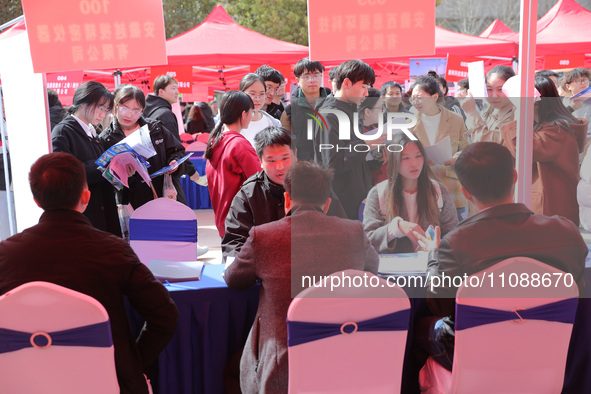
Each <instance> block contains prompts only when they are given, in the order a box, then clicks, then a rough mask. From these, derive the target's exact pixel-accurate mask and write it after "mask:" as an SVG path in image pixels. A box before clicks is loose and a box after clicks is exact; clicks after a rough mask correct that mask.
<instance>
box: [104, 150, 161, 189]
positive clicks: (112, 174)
mask: <svg viewBox="0 0 591 394" xmlns="http://www.w3.org/2000/svg"><path fill="white" fill-rule="evenodd" d="M123 154H125V155H123ZM119 155H123V156H122V157H121V158H120V159H116V160H114V161H113V159H114V158H115V157H117V156H119ZM131 158H133V161H132V160H131ZM134 162H135V164H134ZM95 164H96V165H97V166H98V169H99V170H101V171H102V174H103V177H104V178H105V179H106V180H108V181H109V182H110V183H111V184H112V185H113V186H115V188H116V189H117V190H122V189H123V187H124V186H127V178H128V176H127V169H126V168H125V169H124V168H123V167H127V165H131V166H132V167H133V168H134V169H135V170H136V171H137V172H138V173H139V174H140V175H141V176H142V178H143V179H144V180H146V179H147V182H148V183H149V180H150V179H149V177H148V176H147V172H148V170H147V168H148V167H150V163H148V162H147V161H146V160H144V158H143V157H142V156H141V155H140V154H138V153H137V152H136V151H135V150H133V149H132V148H131V147H130V146H129V145H127V144H126V143H123V144H117V145H113V146H112V147H110V148H109V149H107V150H106V151H105V152H103V154H102V155H101V157H99V158H98V159H97V161H96V162H95ZM111 167H112V168H111ZM144 173H145V174H144Z"/></svg>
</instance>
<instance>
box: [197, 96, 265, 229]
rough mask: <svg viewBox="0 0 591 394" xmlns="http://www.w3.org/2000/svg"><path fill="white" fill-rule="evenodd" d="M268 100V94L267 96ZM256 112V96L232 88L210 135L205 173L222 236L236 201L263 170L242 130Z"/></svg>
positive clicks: (224, 98)
mask: <svg viewBox="0 0 591 394" xmlns="http://www.w3.org/2000/svg"><path fill="white" fill-rule="evenodd" d="M263 101H264V97H263ZM253 114H254V104H253V102H252V99H251V98H250V97H249V96H248V95H247V94H245V93H243V92H238V91H235V90H232V91H229V92H227V93H226V94H224V96H223V97H222V100H221V102H220V121H219V122H218V124H217V125H216V127H215V128H214V129H213V131H212V132H211V134H210V135H209V141H208V142H207V148H205V153H204V155H203V157H205V158H206V159H207V164H206V166H205V173H206V174H207V182H208V187H209V195H210V197H211V205H212V207H213V213H214V216H215V224H216V226H217V228H218V232H219V234H220V237H223V236H224V233H225V227H224V222H225V220H226V216H227V215H228V211H229V210H230V205H231V204H232V200H233V199H234V196H235V195H236V193H238V190H240V187H241V186H242V184H243V183H244V181H245V180H247V179H248V178H249V177H250V176H252V175H254V174H256V173H257V172H258V171H260V169H261V162H260V160H259V158H258V156H257V154H256V152H255V150H254V148H253V147H252V145H251V144H250V142H248V141H247V139H246V138H244V136H243V135H241V133H240V132H241V131H242V130H243V129H245V128H247V127H248V125H249V123H250V121H251V119H252V117H253Z"/></svg>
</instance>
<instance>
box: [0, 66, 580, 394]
mask: <svg viewBox="0 0 591 394" xmlns="http://www.w3.org/2000/svg"><path fill="white" fill-rule="evenodd" d="M324 72H326V70H325V67H324V66H323V65H322V64H321V63H319V62H317V61H311V60H309V59H308V58H305V59H302V60H300V61H299V62H298V63H297V64H296V65H295V67H294V75H295V78H296V81H297V87H296V89H295V90H294V91H293V92H292V94H291V101H290V102H289V103H284V102H283V101H282V98H283V96H284V90H285V84H284V76H283V75H281V73H280V72H279V71H277V70H275V69H273V68H271V67H269V66H262V67H260V68H259V69H258V70H256V72H254V73H250V74H247V75H246V76H244V77H243V78H242V80H241V82H240V85H239V89H238V90H233V91H228V92H226V93H225V94H224V95H223V96H222V97H221V99H220V100H219V106H218V101H217V100H214V101H212V102H210V103H205V102H203V103H197V102H196V103H194V105H192V106H190V108H188V107H187V108H186V109H185V115H186V121H185V122H184V123H185V124H184V128H185V131H186V134H188V135H191V136H192V137H191V138H192V139H193V140H194V139H198V138H202V140H203V141H206V148H205V153H204V158H205V160H206V161H207V163H206V170H205V174H199V173H197V172H196V171H195V168H194V166H193V165H192V164H191V163H190V161H186V162H184V163H183V164H181V165H180V166H178V167H175V168H174V169H172V170H170V171H168V173H167V175H169V176H170V177H171V179H172V182H173V186H174V188H175V189H176V199H177V200H178V201H180V202H182V203H186V199H185V196H184V192H183V188H182V187H181V184H180V176H182V175H184V174H187V175H188V176H189V177H190V178H191V179H192V180H193V181H195V182H200V181H201V182H203V180H204V179H205V178H206V179H207V185H208V188H209V193H210V197H211V202H212V207H213V211H214V216H215V225H216V228H217V230H218V234H219V237H220V242H221V246H222V253H223V257H224V259H227V258H229V257H233V258H234V260H233V263H232V264H231V265H229V267H228V269H227V271H226V275H225V280H226V282H227V284H228V286H229V287H233V288H237V289H244V288H247V287H249V286H251V285H253V284H255V283H256V282H261V285H262V291H261V298H260V302H259V310H258V313H257V319H256V320H255V322H259V323H256V324H255V326H253V328H252V330H251V332H250V335H249V339H248V341H247V346H246V348H245V350H244V352H243V353H242V356H241V362H240V366H239V367H238V366H237V365H235V366H234V367H235V368H234V369H235V375H236V376H238V375H239V376H240V377H239V380H240V384H241V387H242V390H243V392H248V393H255V392H287V379H288V375H287V328H286V321H285V317H286V314H287V308H288V307H289V303H290V302H291V300H292V298H293V297H295V296H296V295H297V294H298V293H299V291H301V290H302V289H303V287H302V285H301V283H300V282H298V278H300V277H302V276H303V275H308V276H310V275H328V274H330V273H333V272H335V271H339V270H344V269H349V268H353V269H359V270H367V271H369V272H373V273H377V268H378V254H391V253H409V252H410V253H412V252H416V251H427V252H431V254H430V258H429V265H428V269H427V273H428V275H429V276H430V277H432V278H434V277H437V276H441V275H457V276H462V275H463V274H468V275H470V274H473V273H475V272H478V271H480V270H482V269H485V268H487V267H490V266H491V265H493V264H494V263H496V262H499V261H501V260H502V259H504V258H507V257H510V256H529V257H532V258H535V259H538V260H540V261H542V262H545V263H547V264H550V265H553V266H555V267H557V268H559V269H562V270H564V271H566V272H569V273H572V274H573V277H574V279H575V281H576V283H577V285H578V286H579V289H580V291H582V290H583V289H584V281H583V268H584V262H585V256H586V254H587V247H586V245H585V243H584V241H583V240H582V238H581V235H580V233H579V230H578V227H579V224H581V225H582V227H584V228H585V229H587V230H589V229H590V228H591V193H590V192H589V190H590V189H591V159H590V158H589V155H586V154H585V148H586V146H587V140H588V124H589V119H590V117H591V110H590V109H591V105H588V104H587V103H585V99H586V97H588V95H585V94H583V95H579V93H581V92H583V93H584V90H585V88H587V87H589V76H590V75H589V72H588V71H587V70H584V69H574V70H572V71H570V72H568V73H565V74H564V75H557V74H554V73H552V72H549V71H544V72H540V73H538V75H537V76H536V79H535V86H536V89H537V92H538V93H539V96H540V97H539V99H538V100H537V101H536V103H535V107H534V108H535V109H534V111H535V118H534V121H535V123H534V125H533V126H532V127H533V176H532V207H531V210H530V209H528V208H527V207H525V206H524V205H522V204H515V203H513V192H514V188H513V185H514V183H515V182H516V179H517V174H516V172H515V170H514V160H515V155H516V152H515V150H516V133H517V127H516V121H515V114H516V111H517V106H516V103H515V102H514V101H513V100H512V97H508V94H507V89H504V87H505V86H506V85H505V84H506V83H507V81H509V80H510V79H511V78H515V73H514V72H513V70H512V69H511V68H510V67H506V66H496V67H494V68H493V69H491V70H490V71H489V72H488V73H487V74H486V76H485V80H486V88H487V93H488V94H487V97H486V98H478V97H476V98H475V97H472V95H471V93H470V91H469V84H468V83H467V81H460V82H459V83H458V85H457V86H456V87H457V89H456V96H457V97H451V96H450V95H449V93H450V84H448V83H447V81H446V80H445V79H444V78H443V77H442V76H439V75H437V74H436V73H433V72H430V73H428V74H427V75H423V76H420V77H418V78H416V80H415V81H414V82H413V84H412V85H411V86H410V88H409V89H408V91H406V92H405V91H404V89H403V87H402V86H401V85H400V84H398V83H396V82H393V81H391V82H387V83H384V84H383V85H382V86H381V87H380V88H381V89H378V87H373V85H374V83H375V80H376V76H375V72H374V70H373V69H372V68H371V67H370V66H369V65H368V64H366V63H364V62H363V61H361V60H349V61H346V62H344V63H342V64H340V65H339V66H337V67H333V68H331V70H330V73H329V76H330V83H331V87H330V88H328V87H323V86H322V76H323V73H324ZM178 96H179V95H178V84H177V82H176V80H175V79H174V78H172V77H170V76H166V75H164V76H160V77H158V78H156V79H155V82H154V86H153V93H151V94H149V95H147V96H146V95H145V94H144V93H143V91H142V90H141V89H139V88H137V87H135V86H132V85H121V86H119V87H117V88H116V89H115V91H114V92H113V93H111V92H109V91H108V90H107V89H106V88H105V87H104V86H103V85H102V84H100V83H98V82H86V83H84V84H82V85H81V86H80V87H78V88H77V89H76V92H75V95H74V98H73V104H72V105H71V106H70V107H69V108H68V111H67V113H66V112H64V109H63V108H62V106H61V104H59V100H57V98H56V97H53V95H50V102H51V104H52V106H51V109H52V131H51V142H52V150H53V152H54V153H51V154H49V155H46V156H43V157H42V158H40V159H39V160H38V162H37V163H36V164H35V165H34V166H33V168H32V170H31V175H30V183H31V188H32V190H33V195H34V197H35V199H36V201H37V202H38V203H39V205H40V206H41V207H42V208H43V209H44V210H45V213H44V214H43V216H42V218H41V221H40V223H39V225H38V226H35V227H33V228H31V229H29V230H25V232H23V233H22V234H18V235H16V236H14V237H12V238H11V239H9V240H8V241H5V242H2V243H0V268H1V269H3V270H5V271H4V272H17V270H14V271H11V267H13V266H14V265H15V264H22V265H23V267H25V266H26V267H29V265H31V264H33V263H31V261H35V262H37V263H38V264H45V263H46V264H55V267H58V268H59V267H61V265H59V264H62V263H59V264H58V263H57V261H58V260H59V258H58V256H59V252H60V250H68V249H69V246H67V245H61V244H60V243H59V242H58V240H57V238H58V237H61V238H62V239H61V241H63V240H64V239H74V238H75V239H79V238H80V239H81V240H80V241H79V242H77V246H76V250H79V251H80V253H78V254H77V255H76V259H77V260H79V261H78V265H77V268H76V272H73V273H72V274H71V275H69V277H71V278H74V279H76V280H70V279H67V280H66V279H63V278H61V277H59V278H58V277H56V275H57V274H56V273H45V274H38V272H39V270H35V269H31V272H30V273H28V271H27V272H25V270H23V269H22V268H19V270H18V275H16V274H15V275H14V277H11V276H10V275H5V276H4V277H3V278H4V279H2V280H0V293H4V292H5V291H7V290H9V289H10V288H12V287H15V286H17V285H19V284H20V283H24V282H27V281H31V280H49V281H53V282H55V283H58V284H62V285H65V286H68V287H71V288H74V289H77V290H79V291H82V292H84V293H87V294H89V295H91V296H93V297H95V298H97V299H98V300H99V301H101V302H103V301H104V302H105V303H107V305H105V306H106V308H107V310H108V311H109V314H110V315H111V313H113V314H114V316H116V317H115V319H119V318H120V317H121V316H119V315H121V310H120V309H121V308H120V307H121V305H122V304H121V302H122V301H121V295H122V294H125V295H127V296H128V297H129V299H130V300H131V301H132V303H133V304H134V306H137V308H139V310H143V311H145V313H146V316H148V317H149V318H148V319H147V320H148V323H147V324H148V327H149V328H150V334H149V335H145V336H144V337H141V339H140V340H139V341H138V343H137V344H136V343H131V344H129V343H127V342H130V337H129V335H130V334H129V333H128V332H127V331H126V330H127V329H126V328H124V327H123V328H122V325H123V326H124V324H123V323H122V322H113V323H112V324H113V335H114V337H115V338H119V339H118V340H116V341H115V347H116V349H117V348H118V347H126V348H127V349H131V350H129V351H130V352H131V354H132V355H121V354H119V356H118V357H116V364H117V370H118V374H119V375H118V378H119V382H120V385H121V387H122V392H129V393H141V392H147V391H145V390H146V389H145V387H144V386H145V383H144V380H143V376H142V373H143V369H144V368H145V367H147V365H148V364H149V363H151V362H152V361H153V360H154V359H155V356H154V355H155V354H157V353H158V352H159V351H160V350H162V348H163V347H164V346H165V345H166V343H167V341H168V339H169V338H170V335H171V332H173V331H174V326H175V324H176V310H175V308H174V305H171V303H172V301H171V300H170V298H169V297H168V295H167V293H166V290H165V289H164V288H163V287H162V285H160V284H159V283H158V282H157V281H156V280H155V279H154V278H153V276H152V275H151V273H150V272H149V270H147V269H146V268H145V267H144V266H143V265H142V264H141V263H139V260H138V259H137V257H136V256H135V254H134V253H133V251H132V250H131V249H130V248H129V247H128V246H127V245H126V244H125V242H123V241H121V240H120V239H119V238H121V237H122V235H124V234H123V233H122V228H121V226H120V220H119V214H118V206H121V205H129V206H130V207H131V208H132V209H135V208H138V207H140V206H141V205H143V204H145V203H146V202H148V201H150V200H152V199H154V198H157V197H162V196H163V189H164V185H163V179H164V178H163V177H157V178H155V179H154V181H153V183H152V185H148V184H146V183H145V182H144V181H143V179H142V178H141V176H140V175H139V174H137V173H135V174H134V172H133V171H131V170H130V173H129V174H128V175H129V187H128V188H124V189H123V190H121V191H118V190H116V189H115V188H114V187H113V186H112V185H111V184H110V183H109V182H108V181H107V180H106V179H105V178H104V177H103V176H102V173H101V171H99V169H97V165H96V164H95V161H96V160H97V159H98V158H99V157H100V156H101V154H103V152H105V150H107V149H109V148H110V147H111V146H113V145H114V144H117V143H118V142H120V141H121V140H123V139H124V138H126V137H128V136H130V135H131V134H132V133H134V132H136V131H138V130H139V129H140V128H142V127H144V126H145V127H147V130H148V133H149V136H150V140H151V143H152V145H153V147H154V149H155V151H156V154H155V155H154V156H152V157H150V158H148V159H147V160H148V162H149V164H150V166H149V168H148V171H149V173H154V172H155V171H158V170H160V169H162V168H164V167H166V166H169V165H171V166H174V165H175V164H176V162H177V160H179V159H181V158H182V157H183V156H184V155H185V149H184V147H183V144H182V142H181V140H182V138H181V134H179V129H180V128H179V124H178V121H177V117H176V116H175V114H174V113H173V111H172V104H174V103H176V102H177V100H178ZM561 96H564V97H561ZM52 97H53V99H52ZM56 100H57V101H56ZM392 113H399V114H403V115H404V116H405V117H403V118H392V116H391V114H392ZM318 115H320V116H318ZM400 119H406V121H408V122H410V123H405V121H401V120H400ZM391 122H394V123H396V124H395V126H396V127H398V128H396V127H395V128H394V129H395V130H394V133H393V134H392V133H387V132H386V130H390V129H391V127H390V128H388V127H387V126H388V124H389V123H391ZM407 126H408V128H409V129H410V130H409V131H410V133H407V132H405V127H407ZM182 128H183V126H182V125H181V129H182ZM446 141H448V142H446ZM444 143H447V144H448V145H449V156H448V157H447V158H446V159H445V160H440V161H437V162H435V161H434V160H432V159H433V157H432V158H430V157H429V155H430V154H429V153H428V152H432V150H429V149H433V148H434V147H435V146H436V145H439V144H444ZM73 163H75V165H74V164H73ZM581 163H582V164H581ZM70 167H71V169H70ZM50 181H51V182H50ZM66 195H67V196H68V198H66ZM82 214H83V215H84V216H85V217H86V218H84V216H82ZM556 215H558V216H556ZM45 232H51V233H52V236H51V237H49V238H46V239H44V238H40V237H43V234H44V233H45ZM104 232H107V233H111V235H108V234H105V233H104ZM500 234H502V235H503V236H502V239H503V240H504V241H503V242H502V243H498V242H487V240H488V241H489V240H490V239H495V237H497V236H499V237H500ZM54 238H55V239H54ZM82 238H83V239H82ZM91 239H99V240H100V243H101V248H103V250H109V251H110V253H111V254H110V255H109V256H111V255H112V256H113V257H112V259H111V260H113V261H109V262H105V264H107V263H108V264H113V267H111V268H109V269H106V268H105V270H108V271H109V272H108V274H107V273H106V274H105V275H103V276H101V279H100V280H99V279H97V278H95V276H96V275H92V276H93V278H94V279H96V280H97V282H96V283H97V284H93V285H90V284H88V286H87V285H86V282H87V281H86V279H85V278H86V276H85V275H88V272H86V271H89V270H93V271H92V272H97V271H101V270H102V269H103V268H104V267H103V268H101V269H98V268H95V265H96V266H100V265H101V262H100V261H97V259H98V260H100V256H102V254H101V252H98V251H97V252H96V253H94V252H92V250H94V249H92V248H93V246H91V245H90V246H88V245H87V244H89V242H88V240H91ZM39 243H47V244H48V250H51V253H48V254H47V256H45V260H43V258H39V257H40V256H35V257H32V256H30V257H31V258H30V259H29V260H27V259H25V258H24V257H19V258H18V259H16V260H15V258H14V256H16V255H19V253H24V251H25V250H27V248H30V247H31V245H38V244H39ZM87 246H88V248H89V249H84V248H86V247H87ZM83 247H84V248H83ZM83 252H84V253H83ZM31 253H33V252H32V251H31ZM199 253H203V250H200V251H199V252H198V254H199ZM119 255H124V256H126V257H125V259H121V258H119V257H117V256H119ZM19 256H20V255H19ZM22 256H29V254H23V255H22ZM196 257H197V255H196ZM21 260H22V262H21ZM25 260H26V261H27V263H26V264H29V265H26V264H25V262H24V261H25ZM109 267H110V266H109ZM58 268H56V269H58ZM59 269H61V268H59ZM64 269H65V268H64ZM70 269H71V267H70V268H68V270H70ZM85 270H86V271H85ZM58 276H59V275H58ZM80 278H82V279H80ZM101 281H102V282H104V283H103V284H101V286H105V288H111V287H116V288H117V289H118V292H115V293H113V294H111V295H109V296H106V295H105V294H103V293H102V290H98V283H99V282H101ZM456 290H457V289H455V288H445V289H438V291H436V292H433V291H432V292H431V293H429V294H428V301H427V302H428V305H429V308H430V309H431V312H432V314H433V317H430V318H428V319H426V320H424V321H421V322H420V324H418V325H417V333H416V338H417V344H416V346H417V348H418V349H421V350H422V351H423V352H424V355H425V356H429V355H430V356H434V357H435V358H436V361H437V362H439V363H440V364H441V365H442V366H444V367H445V368H447V369H450V370H451V368H452V364H453V336H454V325H453V323H454V309H453V301H454V298H455V291H456ZM148 292H149V293H150V294H149V295H147V293H148ZM142 297H144V298H142ZM109 298H113V299H109ZM442 298H445V299H442ZM147 301H150V304H149V305H148V304H147ZM112 319H113V316H112ZM160 319H166V324H161V323H163V322H160V323H159V321H160ZM261 321H262V322H263V323H260V322H261ZM123 331H124V332H125V335H123V334H121V332H123ZM146 337H147V338H146ZM131 342H133V341H131ZM255 348H256V349H255ZM253 349H254V350H253ZM116 354H117V350H116ZM423 361H424V360H423ZM129 364H133V368H130V365H129ZM229 368H230V369H232V366H229ZM237 371H239V372H237ZM230 375H231V374H230ZM237 379H238V377H237Z"/></svg>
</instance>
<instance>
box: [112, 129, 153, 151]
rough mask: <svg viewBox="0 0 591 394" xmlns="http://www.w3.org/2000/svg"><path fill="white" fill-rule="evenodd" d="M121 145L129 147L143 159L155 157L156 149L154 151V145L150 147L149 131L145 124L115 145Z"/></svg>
mask: <svg viewBox="0 0 591 394" xmlns="http://www.w3.org/2000/svg"><path fill="white" fill-rule="evenodd" d="M121 144H127V145H129V146H130V147H131V149H133V150H134V151H136V152H137V153H139V154H140V155H142V157H143V158H144V159H149V158H150V157H152V156H156V149H154V145H152V139H151V138H150V130H149V129H148V125H147V124H146V125H143V126H142V127H140V128H139V130H136V131H134V132H133V133H131V134H130V135H128V136H127V137H125V138H124V139H122V140H121V141H120V142H119V143H118V144H117V145H121Z"/></svg>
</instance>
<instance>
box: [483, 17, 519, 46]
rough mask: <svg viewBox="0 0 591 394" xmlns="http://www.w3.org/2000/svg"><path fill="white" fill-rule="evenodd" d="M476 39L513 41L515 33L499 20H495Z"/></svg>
mask: <svg viewBox="0 0 591 394" xmlns="http://www.w3.org/2000/svg"><path fill="white" fill-rule="evenodd" d="M478 37H482V38H494V39H495V40H508V41H513V40H514V39H515V32H514V31H513V30H511V29H510V28H509V27H508V26H507V25H506V24H504V23H503V22H502V21H500V20H499V19H495V20H494V21H493V22H492V23H491V24H490V25H488V27H487V28H486V29H484V31H483V32H482V33H480V35H479V36H478Z"/></svg>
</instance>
